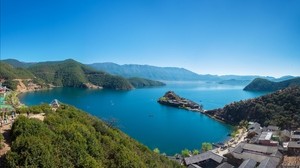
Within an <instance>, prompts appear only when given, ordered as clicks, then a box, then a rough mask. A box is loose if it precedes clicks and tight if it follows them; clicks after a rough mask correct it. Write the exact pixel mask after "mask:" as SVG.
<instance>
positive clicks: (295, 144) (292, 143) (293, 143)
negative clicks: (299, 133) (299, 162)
mask: <svg viewBox="0 0 300 168" xmlns="http://www.w3.org/2000/svg"><path fill="white" fill-rule="evenodd" d="M288 148H300V141H298V142H296V141H290V142H289V144H288Z"/></svg>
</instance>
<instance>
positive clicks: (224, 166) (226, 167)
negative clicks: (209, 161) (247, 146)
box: [216, 162, 234, 168]
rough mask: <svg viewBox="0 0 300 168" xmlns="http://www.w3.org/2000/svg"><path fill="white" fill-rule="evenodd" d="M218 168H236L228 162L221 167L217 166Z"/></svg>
mask: <svg viewBox="0 0 300 168" xmlns="http://www.w3.org/2000/svg"><path fill="white" fill-rule="evenodd" d="M216 168H234V166H232V165H231V164H229V163H228V162H224V163H222V164H220V165H219V166H217V167H216Z"/></svg>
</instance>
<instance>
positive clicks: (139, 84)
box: [128, 78, 166, 88]
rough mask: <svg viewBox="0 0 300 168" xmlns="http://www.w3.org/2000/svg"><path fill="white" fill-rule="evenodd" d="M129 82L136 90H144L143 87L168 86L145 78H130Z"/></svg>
mask: <svg viewBox="0 0 300 168" xmlns="http://www.w3.org/2000/svg"><path fill="white" fill-rule="evenodd" d="M128 81H129V82H130V83H131V85H132V86H134V87H135V88H143V87H156V86H165V85H166V84H165V83H163V82H159V81H154V80H150V79H144V78H128Z"/></svg>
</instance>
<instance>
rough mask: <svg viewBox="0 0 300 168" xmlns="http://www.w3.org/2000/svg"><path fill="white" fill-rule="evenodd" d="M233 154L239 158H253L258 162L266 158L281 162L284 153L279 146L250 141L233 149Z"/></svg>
mask: <svg viewBox="0 0 300 168" xmlns="http://www.w3.org/2000/svg"><path fill="white" fill-rule="evenodd" d="M231 154H232V155H233V156H234V157H235V158H237V159H253V160H255V161H256V162H262V161H263V160H264V159H267V158H272V159H274V160H275V161H276V162H277V163H279V162H280V161H281V159H282V154H281V153H280V152H279V150H278V147H275V146H263V145H257V144H249V143H240V144H239V145H238V146H237V147H236V148H234V149H233V151H232V152H231Z"/></svg>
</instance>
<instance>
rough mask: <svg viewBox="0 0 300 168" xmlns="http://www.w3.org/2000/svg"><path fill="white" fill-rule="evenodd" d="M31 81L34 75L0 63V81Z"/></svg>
mask: <svg viewBox="0 0 300 168" xmlns="http://www.w3.org/2000/svg"><path fill="white" fill-rule="evenodd" d="M29 78H30V79H31V78H34V75H33V74H32V73H31V72H30V71H28V70H26V69H23V68H14V67H13V66H11V65H10V64H7V63H4V62H2V61H0V79H29Z"/></svg>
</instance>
